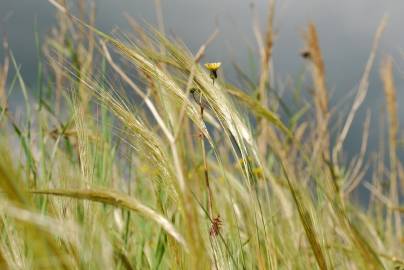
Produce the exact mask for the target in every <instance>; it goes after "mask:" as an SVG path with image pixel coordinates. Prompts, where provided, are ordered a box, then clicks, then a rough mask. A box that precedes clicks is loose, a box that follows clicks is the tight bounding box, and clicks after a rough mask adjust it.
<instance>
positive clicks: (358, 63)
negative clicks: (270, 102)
mask: <svg viewBox="0 0 404 270" xmlns="http://www.w3.org/2000/svg"><path fill="white" fill-rule="evenodd" d="M71 2H73V1H71ZM161 2H162V5H163V13H164V20H165V24H166V28H167V31H169V32H171V33H175V35H176V36H177V37H179V38H181V39H182V40H183V41H184V42H185V44H187V46H188V47H189V48H190V49H191V50H192V51H196V50H197V49H198V47H199V46H200V45H201V44H202V43H203V42H204V41H205V40H206V39H207V37H208V36H209V35H210V34H211V33H212V32H213V30H214V28H215V25H218V27H219V30H220V35H219V37H218V38H217V39H216V40H215V42H214V43H213V44H212V45H211V46H210V47H209V49H208V51H207V56H206V60H213V61H221V62H223V63H224V73H225V76H226V78H227V79H229V80H233V79H234V77H235V73H234V71H233V69H232V68H231V63H230V61H229V60H234V61H236V62H237V63H239V64H240V65H241V66H243V67H244V68H248V67H249V61H250V60H249V59H250V56H249V51H250V50H252V51H253V52H254V50H256V42H255V38H254V35H253V31H252V25H253V24H252V21H253V19H252V18H253V16H252V11H251V8H250V3H251V2H254V3H255V7H256V10H257V13H258V15H259V16H258V17H259V20H260V24H261V26H262V28H263V27H264V25H265V21H266V13H267V1H266V0H256V1H248V0H161ZM95 3H96V6H97V26H98V27H99V28H100V29H102V30H104V31H107V32H109V31H111V30H112V29H113V28H114V27H120V28H121V29H122V30H124V31H125V30H129V28H128V25H127V23H126V20H125V17H124V16H123V14H125V13H126V14H128V15H130V16H132V17H134V18H135V19H137V20H140V21H141V20H144V21H147V22H150V23H152V24H155V22H156V19H155V17H156V16H155V9H154V1H153V0H96V1H95ZM403 10H404V1H398V0H355V1H352V0H338V1H336V0H304V1H302V0H279V1H277V11H276V18H275V24H276V33H277V38H276V42H275V47H274V57H273V59H274V60H273V61H274V63H273V64H274V67H275V76H276V78H277V79H278V80H279V81H285V79H286V78H287V77H288V76H291V77H292V78H296V76H297V75H298V72H299V71H300V70H301V69H302V67H303V61H302V59H301V58H300V57H299V51H300V49H302V48H303V42H302V32H303V30H304V29H305V27H306V26H307V24H308V22H310V21H312V22H314V23H315V24H316V25H317V27H318V32H319V38H320V45H321V48H322V51H323V55H324V59H325V64H326V72H327V80H328V81H327V83H328V86H329V88H330V91H331V93H332V98H333V101H334V102H335V101H337V100H339V99H341V97H342V96H343V95H344V94H346V93H347V92H349V91H351V90H353V89H355V87H357V86H358V82H359V80H360V77H361V74H362V72H363V69H364V66H365V64H366V61H367V58H368V56H369V51H370V48H371V44H372V37H373V34H374V32H375V31H376V28H377V26H378V24H379V22H380V21H381V19H382V17H383V15H388V17H389V21H388V25H387V29H386V32H385V33H384V35H383V38H382V42H381V47H380V49H379V53H378V57H377V61H376V66H375V69H374V70H373V72H372V76H371V80H370V89H369V94H368V97H367V99H366V102H365V104H364V107H363V108H362V109H361V110H360V112H359V115H358V116H359V117H358V118H357V120H356V121H355V122H354V126H353V129H352V130H351V133H350V135H349V137H348V143H349V145H350V147H351V148H352V149H351V152H353V153H355V152H356V151H357V149H359V145H360V140H361V139H360V138H361V134H362V123H363V116H364V113H365V111H366V109H365V108H366V107H370V108H372V113H373V114H372V116H373V119H377V116H378V115H379V111H380V108H381V106H382V105H383V103H384V97H383V90H382V88H381V86H382V85H381V82H380V79H379V63H380V59H381V57H382V56H383V55H385V54H391V55H392V56H393V57H394V62H395V70H396V72H395V75H396V76H395V79H396V84H397V92H398V93H397V95H398V101H399V103H400V101H402V100H403V98H404V89H403V86H404V84H403V76H404V28H403V26H404V17H403V15H402V12H403ZM0 19H2V20H3V22H2V23H1V25H0V28H1V31H2V32H4V31H6V32H7V34H8V36H9V41H10V42H9V43H10V48H11V49H12V50H13V53H14V55H15V58H16V60H17V62H18V63H19V64H20V65H21V67H22V73H23V75H24V78H25V79H26V81H27V83H28V84H31V85H32V84H33V82H34V81H35V77H36V65H37V59H36V52H35V51H36V48H35V44H34V34H33V29H34V25H35V24H36V25H37V28H38V29H39V31H40V34H41V35H44V34H45V33H46V32H47V31H49V29H50V27H51V26H52V23H54V8H53V7H52V6H51V5H50V4H49V3H48V1H47V0H0ZM35 22H36V23H35ZM0 38H1V37H0ZM2 55H3V52H2V51H1V50H0V58H2ZM348 105H349V103H348ZM403 107H404V106H401V104H399V108H400V109H399V110H400V115H401V116H402V117H401V124H402V126H404V109H403ZM378 132H379V130H378V128H377V121H373V122H372V128H371V141H370V143H371V144H373V145H375V144H377V134H378Z"/></svg>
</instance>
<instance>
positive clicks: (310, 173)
mask: <svg viewBox="0 0 404 270" xmlns="http://www.w3.org/2000/svg"><path fill="white" fill-rule="evenodd" d="M50 2H51V3H53V4H54V6H55V7H56V8H57V12H58V22H59V23H58V26H57V27H56V28H55V29H54V31H53V32H52V35H51V36H49V37H48V38H47V39H46V40H45V41H44V42H43V45H42V46H43V47H42V48H41V51H42V52H43V54H41V55H42V56H43V57H44V58H43V59H42V60H41V61H43V63H44V65H41V67H43V70H41V73H42V74H45V76H41V77H40V78H39V79H40V80H42V81H41V83H39V84H38V85H39V87H40V89H36V90H37V91H38V92H39V93H40V94H39V97H38V99H36V98H31V99H29V98H27V101H26V107H27V109H26V111H25V113H24V112H16V110H15V109H13V110H6V108H7V97H8V94H9V92H10V91H11V87H12V86H13V85H14V82H15V81H17V82H19V84H20V86H21V87H20V88H21V89H22V90H23V91H24V92H27V91H28V90H27V89H26V87H25V83H24V79H23V78H22V77H21V75H20V74H19V72H16V75H15V78H9V79H7V73H8V65H9V60H8V59H11V60H12V61H14V58H13V57H12V55H10V57H8V56H6V58H5V59H4V61H3V63H4V64H3V68H2V69H1V72H0V75H1V76H0V101H1V104H2V107H1V108H2V110H1V118H0V121H1V122H0V127H1V131H0V138H1V147H0V189H1V195H0V200H1V206H0V220H1V223H0V226H1V235H0V264H1V269H400V267H404V248H403V244H404V243H403V238H402V234H403V227H402V225H401V219H402V213H403V211H402V206H400V204H399V203H400V201H399V197H400V194H402V192H401V191H400V185H401V186H403V185H404V182H403V173H402V164H401V161H400V160H399V158H398V155H397V152H398V151H399V150H400V148H399V145H398V143H397V140H398V136H399V135H398V134H399V126H398V124H397V123H398V115H397V108H396V105H397V97H396V95H395V86H394V80H393V66H392V61H391V60H386V61H385V62H384V64H383V66H382V68H381V73H380V74H381V78H382V81H383V83H384V89H385V95H386V107H387V111H388V119H389V122H388V123H389V140H388V141H389V144H388V145H389V154H388V156H389V160H390V161H389V163H388V164H389V166H387V165H386V164H385V158H384V151H383V149H381V150H380V152H379V156H378V159H377V160H376V163H377V164H376V165H375V166H373V167H374V168H375V169H374V175H373V178H372V181H370V180H369V179H367V178H366V177H365V176H366V175H367V174H366V170H367V167H368V166H367V165H368V164H367V162H366V160H365V158H364V155H365V152H366V149H367V136H368V130H369V123H370V118H368V120H367V121H366V123H365V128H364V134H363V144H362V148H361V149H362V150H361V153H359V155H358V158H354V159H352V160H344V159H343V158H342V157H343V154H344V147H345V145H344V140H345V138H346V136H347V133H348V132H349V130H350V127H351V124H352V120H353V118H354V115H355V113H356V111H357V110H358V107H359V106H360V105H361V104H362V102H363V99H364V98H365V96H366V92H367V85H368V77H369V73H370V69H371V68H372V65H373V62H374V58H375V57H376V50H377V47H378V42H379V40H380V38H381V33H382V32H383V28H384V22H382V24H381V26H380V28H379V30H378V31H377V32H376V34H375V41H374V44H373V48H370V46H369V50H371V53H370V59H369V62H368V64H367V66H366V69H365V72H364V75H363V78H362V79H361V83H360V86H359V89H358V95H357V97H356V98H355V99H354V101H353V108H352V109H351V110H350V112H348V114H344V113H342V112H341V114H335V111H334V110H333V108H332V107H330V104H329V100H328V90H327V85H326V72H325V65H324V63H323V60H322V55H321V46H320V40H321V36H318V34H317V31H316V27H315V25H314V24H309V26H308V30H307V34H306V35H305V42H306V49H305V51H304V52H303V53H302V56H303V57H305V58H306V64H307V65H308V68H310V70H311V75H312V76H311V78H312V79H311V80H307V82H306V83H307V84H312V88H313V89H314V90H313V92H312V93H313V96H312V97H313V98H312V100H305V103H306V104H309V106H306V107H305V108H302V110H300V109H298V110H296V114H294V115H292V116H291V117H290V119H282V118H281V117H280V114H281V111H280V109H276V110H275V109H274V108H278V107H277V106H270V105H269V104H268V99H269V98H270V97H271V96H273V95H274V93H273V92H274V91H277V90H276V89H274V87H273V84H272V82H271V81H270V80H271V79H272V78H271V77H270V76H268V72H269V70H270V69H271V68H272V67H271V56H272V46H273V42H276V39H274V36H273V25H272V24H273V16H274V15H273V10H274V6H273V5H274V4H273V1H271V3H270V6H269V7H270V9H269V10H270V12H269V13H270V14H269V19H268V25H267V33H266V35H265V37H261V32H260V30H259V29H255V31H256V36H257V40H261V41H262V40H263V41H264V42H262V44H261V47H260V48H261V49H260V50H261V51H260V53H259V55H260V57H261V72H260V74H257V75H258V76H257V77H258V80H257V81H256V82H255V81H254V80H252V79H248V81H249V82H248V86H246V88H248V89H251V86H253V87H252V88H254V90H255V91H254V92H249V91H245V90H243V89H240V88H243V87H236V86H235V85H232V84H231V83H229V82H227V81H224V80H223V79H222V77H221V76H220V72H219V78H218V79H217V80H216V81H215V83H214V84H213V83H212V80H211V78H210V77H209V71H208V70H206V69H205V68H204V67H203V65H202V64H201V61H202V60H203V57H204V54H205V50H206V48H207V46H209V44H210V43H211V42H212V41H213V40H214V38H215V36H216V35H217V32H214V33H213V34H212V36H211V37H207V41H206V43H204V44H201V48H200V49H199V51H198V52H197V53H196V54H193V53H192V52H191V51H190V50H189V49H188V48H187V47H186V46H185V45H184V44H183V43H182V42H181V41H179V40H176V39H173V38H170V37H168V36H167V35H165V33H164V24H163V19H162V13H161V11H159V12H158V17H159V27H158V29H155V28H153V27H151V26H149V27H145V28H142V27H141V26H139V24H137V23H136V22H135V21H134V20H133V19H131V20H130V21H129V23H130V25H131V26H133V29H134V32H133V33H130V34H123V33H120V32H116V33H115V34H114V35H112V34H107V33H103V32H101V31H99V30H97V29H96V28H95V27H94V21H95V20H94V15H93V13H91V14H92V15H90V16H89V17H86V16H85V15H84V14H86V12H85V10H86V8H91V7H86V6H85V5H84V4H83V2H79V3H81V4H80V5H79V18H77V17H75V16H74V15H73V14H72V13H71V11H70V9H69V6H68V5H66V3H65V2H64V1H62V2H56V1H50ZM155 4H156V7H160V1H156V2H155ZM218 60H219V59H218ZM220 60H221V61H225V59H220ZM14 68H15V69H16V70H17V71H18V65H17V63H14ZM239 72H240V74H242V71H241V70H239ZM240 76H246V77H247V78H248V76H247V75H245V74H244V75H240ZM191 92H192V94H195V93H197V94H198V97H199V100H197V99H195V98H193V95H192V94H191ZM255 93H259V96H258V98H257V96H256V95H255ZM34 103H36V104H34ZM36 105H38V106H36ZM279 108H281V107H279ZM17 113H19V115H17ZM338 118H343V119H346V121H345V124H344V125H343V126H342V127H341V128H337V129H335V128H331V127H330V125H331V123H333V121H336V119H338ZM313 119H315V121H313ZM256 130H258V131H256ZM334 138H336V139H335V141H333V140H334ZM400 172H401V173H400ZM362 184H364V185H365V186H366V187H367V188H368V189H369V190H370V191H369V192H370V193H371V200H370V202H369V205H368V206H367V207H365V206H364V205H357V204H356V203H354V200H352V193H353V192H354V191H355V190H356V189H357V187H358V186H360V185H362ZM394 267H396V268H394Z"/></svg>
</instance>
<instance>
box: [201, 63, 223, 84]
mask: <svg viewBox="0 0 404 270" xmlns="http://www.w3.org/2000/svg"><path fill="white" fill-rule="evenodd" d="M221 65H222V63H220V62H216V63H206V64H205V67H206V68H207V70H209V71H210V78H211V79H212V81H213V84H215V79H217V70H218V69H219V68H220V66H221Z"/></svg>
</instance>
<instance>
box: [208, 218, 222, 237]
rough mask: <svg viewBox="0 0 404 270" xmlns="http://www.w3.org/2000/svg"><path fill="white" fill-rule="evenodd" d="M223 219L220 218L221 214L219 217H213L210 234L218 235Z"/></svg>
mask: <svg viewBox="0 0 404 270" xmlns="http://www.w3.org/2000/svg"><path fill="white" fill-rule="evenodd" d="M222 224H223V223H222V220H221V219H220V215H218V216H217V217H215V218H213V220H212V226H211V227H210V230H209V235H210V236H218V235H219V233H220V229H221V227H222Z"/></svg>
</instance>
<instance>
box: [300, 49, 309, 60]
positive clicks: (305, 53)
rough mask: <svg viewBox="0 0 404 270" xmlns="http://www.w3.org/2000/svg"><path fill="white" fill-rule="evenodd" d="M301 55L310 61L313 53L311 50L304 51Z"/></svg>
mask: <svg viewBox="0 0 404 270" xmlns="http://www.w3.org/2000/svg"><path fill="white" fill-rule="evenodd" d="M300 55H301V56H302V57H303V58H304V59H308V58H310V57H311V53H310V51H309V50H303V51H302V52H301V53H300Z"/></svg>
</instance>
